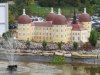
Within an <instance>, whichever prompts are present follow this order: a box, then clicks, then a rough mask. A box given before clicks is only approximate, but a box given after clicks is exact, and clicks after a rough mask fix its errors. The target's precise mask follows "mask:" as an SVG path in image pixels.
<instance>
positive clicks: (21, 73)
mask: <svg viewBox="0 0 100 75" xmlns="http://www.w3.org/2000/svg"><path fill="white" fill-rule="evenodd" d="M7 64H8V62H4V61H0V75H100V66H98V65H84V64H63V65H54V64H51V63H38V62H28V63H26V62H18V63H17V64H18V71H17V72H13V73H12V72H11V73H10V72H7V70H6V68H5V67H6V65H7ZM4 66H5V67H4ZM4 68H5V69H4ZM3 69H4V70H3Z"/></svg>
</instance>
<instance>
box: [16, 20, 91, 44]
mask: <svg viewBox="0 0 100 75" xmlns="http://www.w3.org/2000/svg"><path fill="white" fill-rule="evenodd" d="M83 24H84V25H83V26H84V28H86V29H87V30H88V31H87V30H86V31H84V30H83V31H79V35H73V33H74V34H76V33H77V32H76V31H72V26H68V25H53V26H52V27H45V26H32V25H31V23H30V24H18V40H27V39H29V40H33V41H36V42H42V41H44V40H45V41H47V42H61V41H62V42H66V43H69V42H73V41H74V40H73V37H74V36H75V37H76V36H77V37H79V38H80V40H82V37H83V36H82V35H83V34H82V33H84V32H86V33H87V32H88V33H87V36H88V37H89V36H90V31H91V22H84V23H83ZM86 40H87V38H86V39H83V40H82V41H83V42H86Z"/></svg>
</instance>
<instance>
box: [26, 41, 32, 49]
mask: <svg viewBox="0 0 100 75" xmlns="http://www.w3.org/2000/svg"><path fill="white" fill-rule="evenodd" d="M25 45H26V47H27V49H29V48H30V45H31V43H30V41H29V39H27V41H26V44H25Z"/></svg>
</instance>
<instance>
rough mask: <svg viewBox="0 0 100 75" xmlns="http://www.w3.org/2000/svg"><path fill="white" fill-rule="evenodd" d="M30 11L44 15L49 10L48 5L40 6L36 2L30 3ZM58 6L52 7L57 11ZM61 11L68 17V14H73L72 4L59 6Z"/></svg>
mask: <svg viewBox="0 0 100 75" xmlns="http://www.w3.org/2000/svg"><path fill="white" fill-rule="evenodd" d="M30 7H31V9H32V12H33V14H34V15H38V16H42V17H45V16H46V15H47V14H48V13H49V12H50V10H51V8H50V7H41V6H39V5H38V4H36V3H35V4H32V5H31V6H30ZM58 8H59V7H54V11H55V12H56V13H57V11H58ZM61 12H62V14H63V15H65V16H67V17H69V16H68V15H72V14H73V7H72V6H69V5H67V6H65V7H61Z"/></svg>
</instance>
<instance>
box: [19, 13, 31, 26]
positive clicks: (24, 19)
mask: <svg viewBox="0 0 100 75" xmlns="http://www.w3.org/2000/svg"><path fill="white" fill-rule="evenodd" d="M31 22H32V20H31V18H30V17H29V16H28V15H21V16H19V18H18V23H20V24H28V23H31Z"/></svg>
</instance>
